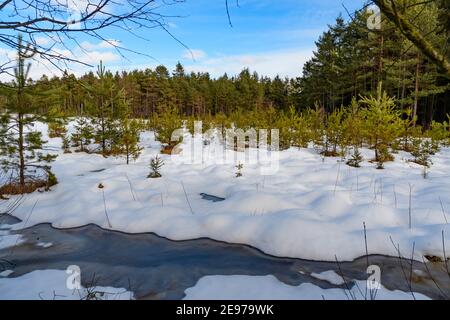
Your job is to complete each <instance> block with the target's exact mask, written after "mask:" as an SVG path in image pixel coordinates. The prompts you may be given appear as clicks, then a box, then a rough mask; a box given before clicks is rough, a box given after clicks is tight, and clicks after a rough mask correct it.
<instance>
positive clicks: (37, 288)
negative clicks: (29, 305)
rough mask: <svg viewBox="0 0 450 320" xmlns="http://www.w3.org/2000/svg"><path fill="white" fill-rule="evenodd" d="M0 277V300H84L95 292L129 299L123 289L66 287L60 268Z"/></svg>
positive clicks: (108, 297) (104, 297)
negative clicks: (19, 275)
mask: <svg viewBox="0 0 450 320" xmlns="http://www.w3.org/2000/svg"><path fill="white" fill-rule="evenodd" d="M2 276H3V277H6V278H0V300H84V299H85V298H86V296H87V295H88V293H89V292H90V293H96V297H97V299H99V300H130V298H132V297H133V295H132V293H130V292H128V291H127V290H125V289H118V288H111V287H92V288H90V289H89V290H86V289H85V288H81V289H72V290H71V289H68V288H67V286H66V282H67V277H68V275H67V273H66V272H65V271H62V270H36V271H33V272H30V273H27V274H25V275H23V276H21V277H17V278H7V277H8V276H9V274H6V275H2Z"/></svg>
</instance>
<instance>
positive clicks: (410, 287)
mask: <svg viewBox="0 0 450 320" xmlns="http://www.w3.org/2000/svg"><path fill="white" fill-rule="evenodd" d="M389 239H390V240H391V243H392V245H393V246H394V248H395V250H396V251H397V255H398V261H399V263H400V268H401V269H402V273H403V277H404V278H405V282H406V285H407V286H408V289H409V292H410V293H411V295H412V297H413V299H414V300H416V296H415V295H414V292H413V290H412V274H410V278H409V279H408V276H407V275H406V271H405V268H404V267H403V258H402V253H401V251H400V245H395V243H394V240H393V239H392V236H389ZM413 252H414V250H413ZM413 255H414V254H413ZM413 255H412V256H413ZM411 259H412V258H411ZM411 268H412V261H411Z"/></svg>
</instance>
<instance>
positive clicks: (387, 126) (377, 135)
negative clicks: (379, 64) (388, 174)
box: [360, 83, 400, 167]
mask: <svg viewBox="0 0 450 320" xmlns="http://www.w3.org/2000/svg"><path fill="white" fill-rule="evenodd" d="M360 102H361V103H362V104H363V105H366V106H367V108H366V109H364V110H362V113H363V116H364V119H365V122H366V134H367V139H368V141H369V142H370V144H371V145H372V147H373V149H374V151H375V159H374V161H376V162H377V163H379V164H380V163H381V166H380V165H379V167H383V166H382V164H383V163H384V162H387V161H391V160H393V157H392V156H391V155H390V153H389V148H390V146H391V144H392V143H393V141H395V139H396V138H397V137H398V132H399V123H398V122H399V118H400V112H399V111H398V110H396V106H395V101H394V99H392V98H390V97H388V95H387V93H386V92H382V84H381V83H380V85H379V86H378V94H377V97H374V96H372V95H371V96H369V97H364V98H362V99H361V101H360Z"/></svg>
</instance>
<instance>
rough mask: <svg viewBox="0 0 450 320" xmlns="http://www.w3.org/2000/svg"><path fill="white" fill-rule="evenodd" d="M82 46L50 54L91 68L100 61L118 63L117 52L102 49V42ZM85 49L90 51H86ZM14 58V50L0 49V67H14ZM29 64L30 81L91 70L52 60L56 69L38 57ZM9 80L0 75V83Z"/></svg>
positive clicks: (82, 66) (103, 46) (103, 45)
mask: <svg viewBox="0 0 450 320" xmlns="http://www.w3.org/2000/svg"><path fill="white" fill-rule="evenodd" d="M84 45H85V46H83V48H74V49H73V50H72V51H70V50H67V49H62V48H54V49H53V52H52V53H53V54H56V55H59V56H62V57H66V58H67V59H72V60H75V61H80V62H83V63H85V64H90V65H93V66H95V65H97V64H98V63H99V62H100V60H101V61H103V62H104V63H105V64H108V63H109V64H112V63H113V62H117V61H120V59H121V57H120V55H119V54H118V53H117V52H115V51H113V50H111V49H109V50H108V49H102V48H107V44H104V43H103V42H100V43H98V44H90V43H88V42H85V43H84ZM87 48H90V49H89V50H87ZM94 48H98V50H93V49H94ZM110 48H111V47H110ZM15 58H16V51H15V50H12V49H5V48H0V65H3V64H4V63H7V62H9V64H8V66H14V63H15V62H14V61H15ZM30 62H31V63H32V67H31V69H30V74H29V77H31V78H32V79H39V78H40V77H42V75H44V74H45V75H47V76H49V77H52V76H54V75H57V76H60V75H61V70H65V69H68V70H69V72H73V73H74V74H76V75H82V74H84V73H85V72H88V71H89V70H91V69H92V68H90V67H89V66H86V65H83V64H78V63H75V62H72V63H70V62H68V64H67V65H65V64H64V63H62V62H58V60H56V59H53V60H52V62H53V63H55V64H57V66H58V67H59V69H58V68H57V67H56V66H54V65H52V63H51V62H50V61H47V60H45V59H42V58H41V57H39V56H35V57H33V59H32V60H31V61H30ZM10 71H12V70H10ZM9 80H11V75H8V74H7V73H3V74H0V81H9Z"/></svg>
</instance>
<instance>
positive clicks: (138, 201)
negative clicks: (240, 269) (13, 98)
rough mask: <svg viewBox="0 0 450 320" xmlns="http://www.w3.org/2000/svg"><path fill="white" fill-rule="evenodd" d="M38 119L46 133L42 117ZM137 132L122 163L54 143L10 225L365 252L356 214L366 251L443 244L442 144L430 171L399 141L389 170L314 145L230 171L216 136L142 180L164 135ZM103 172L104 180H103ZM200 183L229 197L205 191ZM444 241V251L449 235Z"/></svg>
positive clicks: (298, 252) (318, 252) (325, 255)
mask: <svg viewBox="0 0 450 320" xmlns="http://www.w3.org/2000/svg"><path fill="white" fill-rule="evenodd" d="M36 129H37V130H39V131H41V132H43V133H44V138H45V139H48V137H46V125H43V124H38V125H37V126H36ZM72 130H73V123H71V124H70V125H69V132H70V131H72ZM141 140H142V141H141V145H142V147H143V148H144V149H143V152H142V154H141V156H140V157H139V159H138V160H137V161H136V162H133V163H131V164H130V165H128V166H127V165H126V164H125V159H124V158H104V157H102V156H101V155H97V154H86V153H75V152H74V153H71V154H63V153H62V151H57V152H58V153H59V157H58V158H57V160H56V161H55V162H54V163H53V164H52V167H53V171H54V173H55V174H56V176H57V178H58V181H59V184H58V185H56V186H54V187H52V191H50V192H43V193H39V192H36V193H33V194H31V195H27V196H25V198H24V201H23V203H22V205H21V206H20V207H19V208H17V210H16V211H15V212H14V215H15V216H17V217H19V218H20V219H22V220H23V221H24V222H23V223H21V224H19V225H16V226H14V228H15V229H17V228H22V227H29V226H31V225H35V224H39V223H47V222H49V223H52V225H53V226H55V227H57V228H71V227H78V226H82V225H86V224H90V223H93V224H97V225H99V226H101V227H103V228H106V229H114V230H120V231H123V232H128V233H141V232H155V233H157V234H158V235H160V236H164V237H167V238H170V239H173V240H187V239H195V238H201V237H209V238H212V239H216V240H220V241H226V242H231V243H241V244H248V245H251V246H254V247H256V248H259V249H261V250H262V251H264V252H266V253H268V254H271V255H276V256H282V257H294V258H303V259H311V260H326V261H334V260H335V255H336V256H337V257H338V259H339V260H353V259H355V258H357V257H360V256H363V255H365V253H366V251H365V243H364V232H363V223H365V224H366V226H367V239H368V251H369V253H370V254H386V255H394V256H397V255H398V252H397V251H396V249H395V248H394V245H393V243H394V244H395V245H399V246H400V249H401V253H402V254H403V255H404V256H405V257H410V255H411V251H412V246H413V243H415V254H416V255H415V257H416V258H417V259H419V260H421V257H422V256H423V255H434V256H440V257H442V256H443V252H442V239H441V237H442V231H444V232H445V240H446V242H447V243H450V227H449V225H448V224H447V223H446V220H445V219H447V220H448V221H450V197H449V194H450V179H449V176H448V172H450V149H449V148H444V149H442V151H441V152H439V153H438V154H437V155H435V156H434V157H433V163H434V164H435V165H434V166H433V167H432V168H431V170H430V171H429V177H428V179H424V178H423V177H422V168H421V167H420V166H418V165H416V164H413V163H411V162H409V161H408V159H410V158H411V156H410V155H409V154H407V153H404V152H400V153H398V154H397V155H396V160H395V162H391V163H387V164H386V166H385V167H386V169H385V170H376V169H375V165H374V164H373V163H370V162H368V161H365V162H364V163H363V164H362V168H359V169H356V168H351V167H348V166H346V165H345V163H340V162H338V160H340V159H338V158H325V159H322V157H321V156H320V155H318V154H317V153H316V151H315V150H314V149H313V148H308V149H297V148H291V149H289V150H286V151H281V152H280V153H279V170H278V172H277V173H276V174H275V175H267V176H263V175H261V170H260V169H261V168H260V167H259V166H258V165H257V164H245V165H244V168H243V170H242V173H243V177H240V178H236V177H235V173H236V168H235V165H236V164H235V163H223V164H220V163H215V162H214V161H212V159H213V158H214V152H212V151H213V150H211V148H214V147H215V146H216V145H215V143H211V144H210V145H208V146H203V147H204V148H205V151H206V153H207V154H208V157H209V158H208V159H209V161H207V162H206V163H203V164H202V163H199V164H183V161H180V160H181V159H180V157H181V156H179V155H177V156H172V157H171V156H167V155H160V157H161V158H162V159H163V160H164V161H165V165H164V167H163V168H162V170H161V173H162V176H163V177H162V178H160V179H147V178H146V177H147V175H148V173H149V162H150V159H151V158H152V157H154V156H155V155H157V154H159V150H160V143H159V142H158V141H156V140H155V136H154V134H153V133H152V132H145V133H143V134H142V139H141ZM194 140H195V139H194ZM48 141H49V142H48V144H47V147H51V148H56V149H60V147H61V139H60V138H55V139H48ZM188 143H189V140H186V142H185V143H184V145H183V146H182V148H183V150H187V149H188ZM227 153H230V154H232V156H235V155H236V152H234V151H227ZM362 154H363V155H364V157H365V159H366V160H367V159H370V158H372V157H373V151H371V150H367V149H363V150H362ZM239 156H240V157H242V155H241V154H239ZM216 162H219V161H216ZM100 183H101V184H103V185H104V188H103V189H99V188H98V186H99V184H100ZM410 186H411V187H412V205H411V214H412V228H411V229H410V228H409V212H410V207H409V193H410ZM183 187H184V188H183ZM185 191H186V195H185ZM202 193H206V194H210V195H214V196H218V197H222V198H225V200H224V201H220V202H213V201H207V200H204V199H203V198H202V196H201V194H202ZM103 198H104V201H105V202H104V201H103ZM439 198H441V200H442V204H443V206H444V211H446V212H442V208H441V205H440V201H439ZM14 199H15V198H14V197H12V198H11V200H10V201H13V200H14ZM104 203H105V204H106V208H105V204H104ZM35 204H36V206H35V208H34V210H32V208H33V206H34V205H35ZM190 207H192V211H193V212H191V209H190ZM105 209H106V212H107V216H108V218H107V217H106V214H105ZM108 219H109V221H110V222H111V226H110V225H109V223H108ZM7 239H8V238H7ZM391 239H392V241H391ZM3 241H4V240H3ZM7 241H9V242H8V243H9V244H10V242H11V241H12V239H9V240H7ZM0 245H1V242H0ZM446 251H447V256H450V245H449V246H447V248H446Z"/></svg>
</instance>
